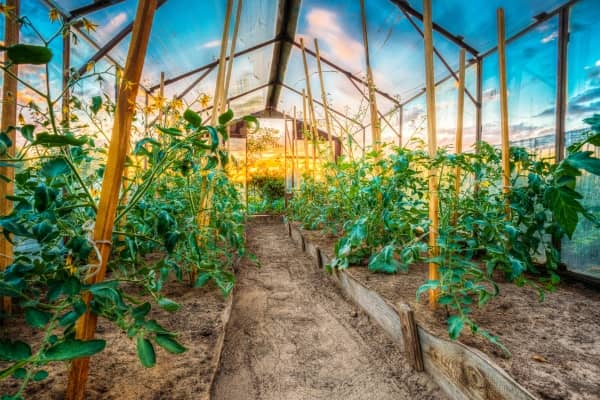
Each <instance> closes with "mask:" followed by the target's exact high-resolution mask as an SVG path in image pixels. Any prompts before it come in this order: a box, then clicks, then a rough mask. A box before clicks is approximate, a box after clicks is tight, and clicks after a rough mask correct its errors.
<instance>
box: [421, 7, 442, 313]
mask: <svg viewBox="0 0 600 400" xmlns="http://www.w3.org/2000/svg"><path fill="white" fill-rule="evenodd" d="M431 11H432V10H431V0H423V31H424V34H425V82H426V95H427V140H428V147H429V156H430V157H431V158H433V157H435V154H436V152H437V138H436V121H435V77H434V73H433V30H432V21H431V15H432V12H431ZM437 183H438V171H437V168H431V169H430V170H429V220H430V221H431V225H430V226H429V256H430V257H432V258H433V257H436V256H437V255H438V253H439V249H438V246H437V238H438V227H439V198H438V189H437ZM428 278H429V280H431V281H437V280H439V279H440V274H439V271H438V265H437V264H436V263H433V262H431V263H429V276H428ZM429 305H430V307H431V308H435V307H436V306H437V292H436V291H434V290H431V291H430V292H429Z"/></svg>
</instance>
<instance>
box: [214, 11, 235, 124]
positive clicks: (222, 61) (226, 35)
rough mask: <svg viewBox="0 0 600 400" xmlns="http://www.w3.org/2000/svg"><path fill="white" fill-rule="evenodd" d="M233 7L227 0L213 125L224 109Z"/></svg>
mask: <svg viewBox="0 0 600 400" xmlns="http://www.w3.org/2000/svg"><path fill="white" fill-rule="evenodd" d="M232 8H233V0H227V8H226V10H225V23H224V24H223V36H222V38H221V53H220V56H219V67H218V71H217V82H216V87H215V98H214V100H213V109H212V117H211V120H210V121H211V125H213V126H214V125H216V124H217V119H218V117H219V114H220V112H221V109H222V105H221V102H222V101H223V96H224V93H223V91H224V89H225V62H226V58H227V42H228V41H229V25H230V24H231V11H232Z"/></svg>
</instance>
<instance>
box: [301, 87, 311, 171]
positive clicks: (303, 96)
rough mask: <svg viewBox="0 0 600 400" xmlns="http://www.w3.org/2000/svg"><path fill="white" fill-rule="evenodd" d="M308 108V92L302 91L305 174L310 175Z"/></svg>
mask: <svg viewBox="0 0 600 400" xmlns="http://www.w3.org/2000/svg"><path fill="white" fill-rule="evenodd" d="M306 109H307V106H306V90H305V89H302V141H303V142H304V173H305V174H308V172H309V166H308V140H306V121H307V118H306V117H307V115H306V113H307V110H306Z"/></svg>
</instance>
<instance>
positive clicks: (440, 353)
mask: <svg viewBox="0 0 600 400" xmlns="http://www.w3.org/2000/svg"><path fill="white" fill-rule="evenodd" d="M417 330H418V334H419V340H420V342H421V350H422V351H423V361H424V363H425V370H426V371H427V372H428V373H429V374H430V375H432V376H433V377H434V378H435V380H436V382H437V383H438V384H439V385H440V387H442V388H443V389H444V391H445V392H446V393H447V394H448V395H450V396H451V397H452V398H454V399H469V400H471V399H473V400H496V399H499V400H500V399H507V400H508V399H511V400H535V399H536V397H535V396H534V395H532V394H531V393H529V392H528V391H527V390H526V389H525V388H524V387H522V386H521V385H519V384H518V383H517V382H516V381H515V380H514V379H513V378H512V377H511V376H510V375H508V374H507V373H506V372H505V371H504V370H503V369H502V368H500V367H499V366H498V365H496V364H495V363H494V362H493V361H492V360H490V359H489V358H488V357H487V356H486V355H485V354H483V353H481V352H480V351H478V350H475V349H473V348H471V347H468V346H466V345H464V344H462V343H460V342H450V341H448V340H444V339H440V338H438V337H436V336H434V335H433V334H431V333H430V332H428V331H426V330H425V329H423V328H422V327H420V326H417Z"/></svg>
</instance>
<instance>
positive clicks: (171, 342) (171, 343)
mask: <svg viewBox="0 0 600 400" xmlns="http://www.w3.org/2000/svg"><path fill="white" fill-rule="evenodd" d="M154 340H155V341H156V343H157V344H158V345H159V346H160V347H162V348H163V349H165V350H167V351H168V352H169V353H173V354H181V353H184V352H185V351H186V350H187V349H186V348H185V347H183V346H182V345H181V344H179V343H178V342H177V341H176V340H175V339H173V338H172V337H171V336H169V335H156V338H155V339H154Z"/></svg>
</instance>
